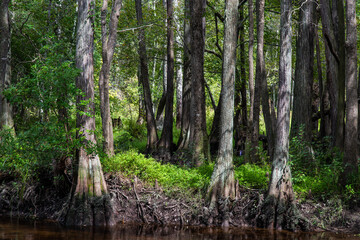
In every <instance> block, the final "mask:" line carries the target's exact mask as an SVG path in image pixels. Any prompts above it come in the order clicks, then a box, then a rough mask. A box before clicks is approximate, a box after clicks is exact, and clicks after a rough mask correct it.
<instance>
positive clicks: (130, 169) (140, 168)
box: [102, 150, 212, 190]
mask: <svg viewBox="0 0 360 240" xmlns="http://www.w3.org/2000/svg"><path fill="white" fill-rule="evenodd" d="M102 164H103V169H104V171H106V172H122V173H123V174H125V175H126V176H129V177H131V176H137V177H138V178H140V179H141V180H143V181H146V182H147V183H149V184H154V183H155V180H157V181H158V183H159V184H160V185H161V186H162V187H165V188H169V189H170V188H178V189H184V190H186V189H188V190H203V189H205V188H206V186H207V184H208V183H209V181H210V177H211V173H212V166H211V165H204V166H201V167H199V168H192V169H186V168H182V167H179V166H176V165H171V164H161V163H159V162H157V161H156V160H155V159H153V158H146V157H145V156H144V155H143V154H140V153H137V152H136V151H135V150H129V151H126V152H122V153H119V154H117V155H116V156H114V157H113V158H108V159H103V161H102Z"/></svg>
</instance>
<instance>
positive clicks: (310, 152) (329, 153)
mask: <svg viewBox="0 0 360 240" xmlns="http://www.w3.org/2000/svg"><path fill="white" fill-rule="evenodd" d="M290 159H291V167H292V177H293V184H294V190H295V192H296V193H297V194H298V196H299V197H307V196H308V195H311V196H314V197H316V198H320V199H326V198H329V197H331V196H333V195H334V194H341V192H342V189H341V187H340V184H339V177H340V174H341V173H342V171H343V166H342V154H341V152H340V151H338V150H337V149H335V148H333V147H332V146H331V141H330V139H329V138H325V139H323V140H322V141H320V142H317V143H315V144H313V145H310V144H309V143H307V142H305V141H304V140H303V132H302V131H300V134H299V136H295V137H293V138H292V139H291V141H290Z"/></svg>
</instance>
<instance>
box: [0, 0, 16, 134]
mask: <svg viewBox="0 0 360 240" xmlns="http://www.w3.org/2000/svg"><path fill="white" fill-rule="evenodd" d="M9 3H10V0H3V1H2V2H1V5H0V129H3V128H4V127H5V126H6V128H10V129H12V130H14V120H13V111H12V105H11V104H10V103H9V102H8V100H7V99H6V98H5V96H4V94H3V91H4V90H5V89H7V88H8V87H9V86H10V84H11V65H10V58H11V46H10V40H11V36H10V34H11V33H10V17H9Z"/></svg>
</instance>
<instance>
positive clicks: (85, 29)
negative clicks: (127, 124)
mask: <svg viewBox="0 0 360 240" xmlns="http://www.w3.org/2000/svg"><path fill="white" fill-rule="evenodd" d="M94 6H95V2H94V1H93V0H79V1H78V28H77V43H76V67H77V68H78V69H81V70H82V72H81V74H80V75H79V76H78V77H77V79H76V86H77V87H78V89H80V90H82V92H83V94H82V95H79V96H78V97H77V108H78V114H77V121H76V122H77V128H78V129H79V132H78V139H81V142H82V145H81V147H80V148H79V149H78V151H77V162H78V164H77V166H78V169H77V174H74V184H73V187H75V186H76V188H73V189H72V196H71V200H70V207H69V209H68V211H67V215H66V218H65V223H66V225H77V226H92V225H96V226H104V225H113V224H114V220H113V218H112V208H111V202H110V196H109V194H108V191H107V186H106V183H105V179H104V176H103V172H102V169H101V163H100V159H99V156H98V155H97V154H96V153H94V152H92V153H89V149H91V148H92V147H94V146H95V145H96V139H95V134H94V131H95V129H96V128H95V117H94V114H95V105H94V66H93V50H94V30H93V15H94V9H93V8H94Z"/></svg>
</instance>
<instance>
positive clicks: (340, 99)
mask: <svg viewBox="0 0 360 240" xmlns="http://www.w3.org/2000/svg"><path fill="white" fill-rule="evenodd" d="M332 5H333V6H332V16H333V23H334V35H335V39H336V40H337V47H338V49H337V50H336V51H337V52H338V57H339V61H338V73H339V75H338V78H337V79H336V82H337V87H338V93H337V104H338V106H337V114H336V126H337V127H336V128H335V138H334V140H335V146H336V147H338V148H339V149H340V150H342V151H343V150H344V135H345V134H344V132H345V17H344V1H343V0H333V1H332Z"/></svg>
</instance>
